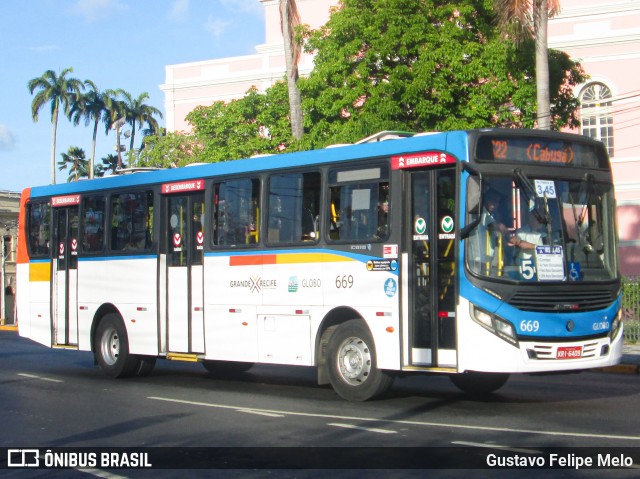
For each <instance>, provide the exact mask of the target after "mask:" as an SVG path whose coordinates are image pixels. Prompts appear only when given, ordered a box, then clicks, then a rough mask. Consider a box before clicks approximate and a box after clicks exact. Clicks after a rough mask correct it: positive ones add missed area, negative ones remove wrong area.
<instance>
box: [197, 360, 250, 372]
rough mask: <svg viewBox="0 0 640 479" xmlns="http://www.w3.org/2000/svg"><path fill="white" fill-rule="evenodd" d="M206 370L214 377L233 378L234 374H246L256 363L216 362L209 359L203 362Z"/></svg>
mask: <svg viewBox="0 0 640 479" xmlns="http://www.w3.org/2000/svg"><path fill="white" fill-rule="evenodd" d="M202 365H203V366H204V368H205V369H206V370H207V371H209V373H210V374H213V375H214V376H232V375H234V374H240V373H246V372H247V371H248V370H249V369H251V368H252V367H253V365H254V363H245V362H242V361H215V360H210V359H207V360H205V361H202Z"/></svg>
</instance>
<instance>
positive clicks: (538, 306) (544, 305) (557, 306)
mask: <svg viewBox="0 0 640 479" xmlns="http://www.w3.org/2000/svg"><path fill="white" fill-rule="evenodd" d="M614 300H615V297H614V295H613V293H612V292H611V291H606V290H605V291H558V292H554V291H518V292H516V293H515V294H514V295H513V296H512V297H511V298H509V300H508V301H507V302H508V303H509V304H510V305H511V306H513V307H515V308H518V309H520V310H522V311H539V312H556V313H576V312H584V311H595V310H597V309H603V308H607V307H608V306H610V305H611V303H613V301H614Z"/></svg>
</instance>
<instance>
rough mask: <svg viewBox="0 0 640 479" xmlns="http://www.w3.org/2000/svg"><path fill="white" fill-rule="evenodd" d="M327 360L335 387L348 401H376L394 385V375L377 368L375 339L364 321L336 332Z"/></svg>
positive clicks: (342, 325) (348, 323)
mask: <svg viewBox="0 0 640 479" xmlns="http://www.w3.org/2000/svg"><path fill="white" fill-rule="evenodd" d="M327 360H328V361H327V362H328V366H329V381H330V382H331V386H333V389H334V390H335V391H336V393H338V395H339V396H340V397H342V398H344V399H346V400H348V401H367V400H369V399H373V398H376V397H378V396H381V395H382V394H384V393H385V392H387V391H388V390H389V388H390V387H391V385H392V384H393V379H394V378H393V376H392V375H390V374H389V373H387V372H385V371H382V370H380V369H378V368H377V366H376V351H375V347H374V344H373V338H372V337H371V333H370V332H369V330H368V329H367V327H366V326H365V325H364V324H363V323H362V322H361V321H358V320H350V321H347V322H345V323H343V324H341V325H340V326H339V327H338V328H337V329H336V330H335V332H334V333H333V335H332V336H331V339H330V340H329V346H328V348H327Z"/></svg>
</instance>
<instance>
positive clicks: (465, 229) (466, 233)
mask: <svg viewBox="0 0 640 479" xmlns="http://www.w3.org/2000/svg"><path fill="white" fill-rule="evenodd" d="M479 224H480V217H479V216H478V217H477V218H476V219H475V220H473V221H472V222H471V223H469V224H468V225H464V227H463V228H462V229H461V230H460V239H463V240H464V239H467V238H468V237H469V235H470V234H471V232H472V231H473V230H474V229H476V227H477V226H478V225H479Z"/></svg>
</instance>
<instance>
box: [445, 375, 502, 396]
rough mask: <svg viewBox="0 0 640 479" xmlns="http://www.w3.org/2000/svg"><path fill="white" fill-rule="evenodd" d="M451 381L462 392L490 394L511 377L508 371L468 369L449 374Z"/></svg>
mask: <svg viewBox="0 0 640 479" xmlns="http://www.w3.org/2000/svg"><path fill="white" fill-rule="evenodd" d="M449 378H450V379H451V382H452V383H453V384H455V385H456V387H457V388H458V389H460V390H461V391H462V392H465V393H467V394H470V395H473V396H481V395H484V394H490V393H492V392H494V391H497V390H498V389H500V388H501V387H502V386H504V384H505V383H506V382H507V379H509V374H507V373H478V372H475V371H468V372H466V373H462V374H452V375H450V376H449Z"/></svg>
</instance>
